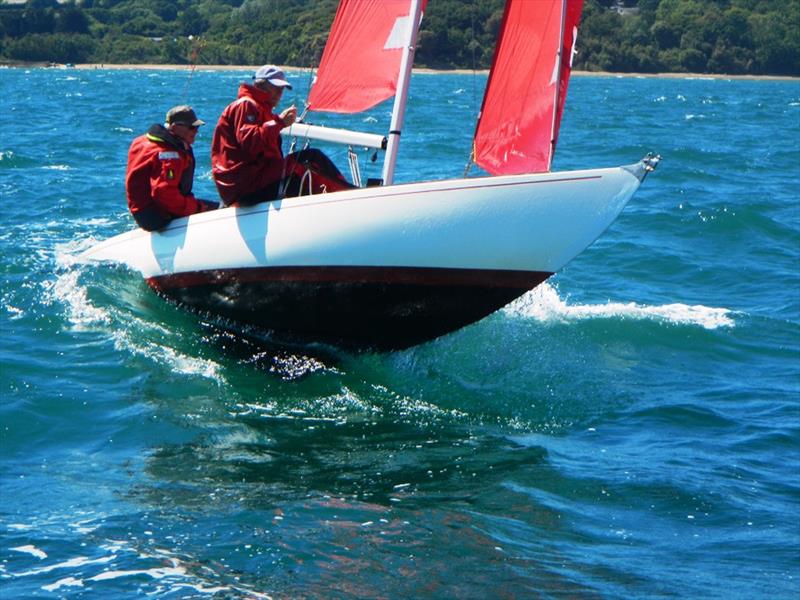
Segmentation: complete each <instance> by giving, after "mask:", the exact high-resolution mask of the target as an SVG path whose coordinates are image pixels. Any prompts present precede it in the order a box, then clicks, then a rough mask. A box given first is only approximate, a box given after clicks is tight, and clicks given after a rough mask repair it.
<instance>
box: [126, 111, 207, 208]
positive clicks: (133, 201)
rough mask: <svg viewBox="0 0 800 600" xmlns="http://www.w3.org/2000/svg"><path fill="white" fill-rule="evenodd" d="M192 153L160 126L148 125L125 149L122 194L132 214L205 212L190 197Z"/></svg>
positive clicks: (200, 204)
mask: <svg viewBox="0 0 800 600" xmlns="http://www.w3.org/2000/svg"><path fill="white" fill-rule="evenodd" d="M194 165H195V160H194V154H193V152H192V149H191V147H190V146H187V145H186V144H184V143H183V141H182V140H180V139H179V138H177V137H176V136H174V135H173V134H171V133H170V132H169V131H168V130H167V129H166V128H165V127H164V126H163V125H159V124H156V125H152V126H151V127H150V128H149V129H148V130H147V133H146V134H145V135H141V136H139V137H137V138H136V139H135V140H133V142H132V143H131V146H130V149H129V150H128V169H127V172H126V175H125V191H126V194H127V197H128V208H130V210H131V212H132V213H136V212H138V211H140V210H142V209H144V208H150V207H153V208H155V209H157V210H158V211H159V213H161V214H162V215H163V216H165V217H183V216H187V215H192V214H195V213H198V212H203V211H204V210H208V205H207V204H205V203H203V202H199V201H198V200H197V199H196V198H195V197H194V195H193V194H192V184H193V181H194Z"/></svg>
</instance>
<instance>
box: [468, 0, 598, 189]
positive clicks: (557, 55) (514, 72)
mask: <svg viewBox="0 0 800 600" xmlns="http://www.w3.org/2000/svg"><path fill="white" fill-rule="evenodd" d="M582 8H583V0H536V1H535V2H531V1H530V0H508V1H507V2H506V8H505V14H504V15H503V22H502V25H501V27H500V36H499V38H498V40H497V48H496V49H495V55H494V62H493V64H492V70H491V72H490V74H489V82H488V83H487V86H486V94H485V95H484V98H483V106H482V108H481V114H480V117H479V119H478V126H477V129H476V131H475V148H474V151H475V154H474V160H475V162H476V163H477V164H478V165H480V166H481V167H483V168H484V169H486V170H487V171H489V172H490V173H492V174H493V175H511V174H519V173H538V172H545V171H549V170H550V164H551V162H552V160H553V152H555V147H556V140H557V139H558V128H559V126H560V124H561V113H562V111H563V109H564V100H565V99H566V97H567V85H568V83H569V74H570V71H571V69H572V55H573V47H574V45H575V40H576V37H577V35H578V22H579V21H580V16H581V9H582Z"/></svg>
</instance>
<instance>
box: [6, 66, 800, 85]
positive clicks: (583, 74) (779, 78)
mask: <svg viewBox="0 0 800 600" xmlns="http://www.w3.org/2000/svg"><path fill="white" fill-rule="evenodd" d="M9 66H19V67H46V66H48V65H46V64H27V65H9ZM259 66H261V65H195V66H194V67H192V66H191V65H159V64H109V63H103V64H99V63H88V64H76V65H73V66H72V67H66V66H65V65H56V67H54V68H74V69H160V70H175V71H181V70H186V71H190V70H192V69H194V70H195V71H245V72H247V71H255V70H256V69H258V67H259ZM281 68H282V69H284V70H286V71H290V72H291V71H308V67H293V66H289V65H284V66H281ZM414 72H415V73H428V74H440V73H457V74H467V75H468V74H470V73H481V74H485V73H488V71H487V70H477V71H473V70H471V69H451V70H439V69H425V68H418V69H414ZM572 74H573V75H574V76H576V77H586V76H589V77H642V78H648V77H650V78H663V79H687V78H688V79H694V78H702V79H752V80H767V81H798V80H800V78H798V77H790V76H783V75H726V74H719V73H612V72H608V71H573V72H572Z"/></svg>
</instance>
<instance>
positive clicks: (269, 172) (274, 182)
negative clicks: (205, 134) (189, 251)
mask: <svg viewBox="0 0 800 600" xmlns="http://www.w3.org/2000/svg"><path fill="white" fill-rule="evenodd" d="M285 88H289V89H292V85H291V84H290V83H289V82H288V81H287V80H286V76H285V75H284V73H283V71H282V70H281V69H279V68H278V67H276V66H274V65H264V66H263V67H261V68H259V69H258V70H257V71H256V72H255V75H253V83H252V85H250V84H247V83H243V84H241V85H240V86H239V93H238V97H237V99H236V100H234V101H233V102H232V103H231V104H229V105H228V106H227V107H226V108H225V110H224V111H223V112H222V115H220V118H219V121H218V122H217V127H216V129H215V130H214V138H213V140H212V142H211V172H212V174H213V177H214V182H215V183H216V184H217V190H219V195H220V196H221V197H222V201H223V202H224V204H225V205H226V206H229V205H231V204H236V205H242V206H248V205H250V204H255V203H256V202H260V201H262V200H267V199H270V198H275V197H277V195H278V193H277V190H278V186H279V185H280V181H281V179H282V178H283V177H284V176H285V175H286V173H285V166H284V159H283V150H282V149H281V135H280V132H281V129H283V128H284V127H288V126H289V125H292V124H293V123H294V122H295V120H296V119H297V108H295V107H294V106H290V107H289V108H287V109H285V110H283V111H282V112H281V113H280V114H277V115H276V114H275V113H274V112H273V111H274V110H275V109H276V107H277V106H278V103H279V102H280V100H281V96H282V95H283V90H284V89H285Z"/></svg>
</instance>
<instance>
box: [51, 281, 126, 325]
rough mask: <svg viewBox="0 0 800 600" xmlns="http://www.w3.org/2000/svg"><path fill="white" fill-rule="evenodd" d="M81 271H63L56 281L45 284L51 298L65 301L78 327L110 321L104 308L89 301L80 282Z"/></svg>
mask: <svg viewBox="0 0 800 600" xmlns="http://www.w3.org/2000/svg"><path fill="white" fill-rule="evenodd" d="M79 276H80V271H78V270H77V269H76V270H71V271H66V272H64V273H61V274H60V275H58V277H56V280H55V282H45V283H44V284H43V286H44V288H45V292H46V293H48V294H49V295H50V299H51V301H52V300H57V301H59V302H61V303H63V304H64V305H65V306H66V309H67V318H69V320H70V322H71V323H72V324H73V325H74V326H75V327H77V328H81V327H84V326H87V325H92V324H97V323H108V322H110V320H111V319H110V317H109V315H108V313H107V312H106V311H105V310H103V309H102V308H97V307H95V306H93V305H92V303H91V302H89V297H88V295H87V293H86V288H85V287H84V286H82V285H81V284H80V283H79V282H78V278H79Z"/></svg>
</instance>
